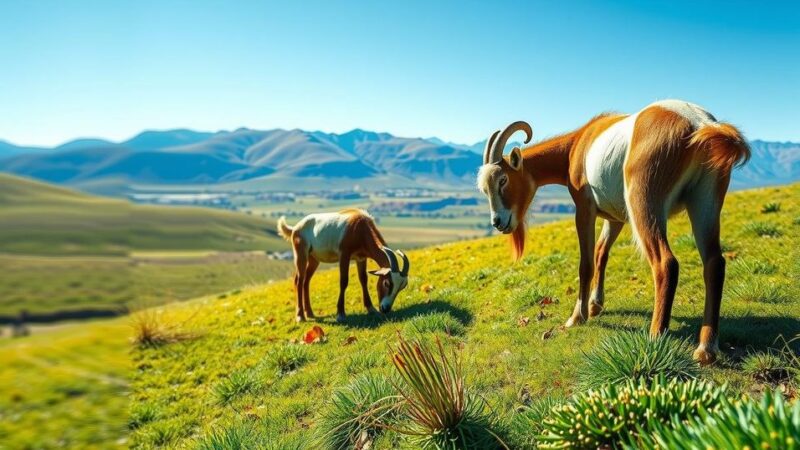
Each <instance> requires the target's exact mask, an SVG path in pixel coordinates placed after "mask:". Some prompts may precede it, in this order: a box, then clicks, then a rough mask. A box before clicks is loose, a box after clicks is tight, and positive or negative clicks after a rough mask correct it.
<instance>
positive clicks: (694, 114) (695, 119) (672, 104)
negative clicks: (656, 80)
mask: <svg viewBox="0 0 800 450" xmlns="http://www.w3.org/2000/svg"><path fill="white" fill-rule="evenodd" d="M650 106H659V107H661V108H664V109H668V110H670V111H672V112H674V113H676V114H680V115H681V116H683V117H685V118H686V120H688V121H689V123H691V124H692V125H693V126H694V127H695V129H697V128H701V127H703V126H705V125H714V124H716V123H717V119H716V118H714V116H713V115H711V113H710V112H708V111H706V110H705V109H703V108H702V107H700V106H698V105H695V104H694V103H689V102H685V101H683V100H661V101H657V102H655V103H651V104H650V105H648V106H647V108H649V107H650ZM647 108H645V109H647Z"/></svg>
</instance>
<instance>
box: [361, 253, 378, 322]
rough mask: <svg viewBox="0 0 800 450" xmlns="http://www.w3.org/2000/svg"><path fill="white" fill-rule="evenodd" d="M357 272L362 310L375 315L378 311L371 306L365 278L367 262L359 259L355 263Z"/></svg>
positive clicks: (366, 277) (367, 281) (367, 283)
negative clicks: (362, 300)
mask: <svg viewBox="0 0 800 450" xmlns="http://www.w3.org/2000/svg"><path fill="white" fill-rule="evenodd" d="M356 269H357V270H358V282H359V283H361V296H362V298H363V299H364V308H366V309H367V312H368V313H370V314H377V313H378V311H377V310H376V309H375V307H374V306H372V299H371V298H370V296H369V277H368V276H367V260H366V259H359V260H357V261H356Z"/></svg>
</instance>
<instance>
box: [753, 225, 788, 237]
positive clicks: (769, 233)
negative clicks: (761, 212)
mask: <svg viewBox="0 0 800 450" xmlns="http://www.w3.org/2000/svg"><path fill="white" fill-rule="evenodd" d="M744 230H745V231H747V232H748V233H752V234H755V235H756V236H760V237H780V236H782V235H783V233H781V230H780V229H779V228H778V226H777V225H775V224H771V223H769V222H750V223H748V224H747V225H745V226H744Z"/></svg>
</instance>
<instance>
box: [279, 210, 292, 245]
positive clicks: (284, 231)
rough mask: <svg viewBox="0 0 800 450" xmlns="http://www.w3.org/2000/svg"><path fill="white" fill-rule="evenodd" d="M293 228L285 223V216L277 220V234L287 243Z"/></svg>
mask: <svg viewBox="0 0 800 450" xmlns="http://www.w3.org/2000/svg"><path fill="white" fill-rule="evenodd" d="M293 231H294V228H292V227H290V226H289V225H288V224H287V223H286V216H281V217H280V218H279V219H278V234H279V235H280V236H281V237H282V238H284V239H286V240H287V241H289V240H291V239H292V232H293Z"/></svg>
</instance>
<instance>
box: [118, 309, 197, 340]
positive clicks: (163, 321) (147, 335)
mask: <svg viewBox="0 0 800 450" xmlns="http://www.w3.org/2000/svg"><path fill="white" fill-rule="evenodd" d="M183 326H184V324H183V323H174V322H173V319H172V318H171V317H169V316H168V315H167V314H166V313H165V312H164V311H163V310H160V309H158V308H148V309H142V310H140V311H137V312H135V313H133V314H132V315H131V327H132V328H133V337H132V341H133V343H134V344H135V345H138V346H139V347H158V346H161V345H164V344H172V343H175V342H180V341H185V340H189V339H193V338H195V337H196V336H197V334H196V333H193V332H190V331H186V330H184V329H183Z"/></svg>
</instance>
